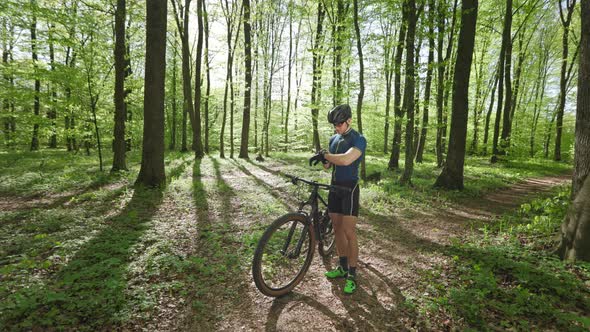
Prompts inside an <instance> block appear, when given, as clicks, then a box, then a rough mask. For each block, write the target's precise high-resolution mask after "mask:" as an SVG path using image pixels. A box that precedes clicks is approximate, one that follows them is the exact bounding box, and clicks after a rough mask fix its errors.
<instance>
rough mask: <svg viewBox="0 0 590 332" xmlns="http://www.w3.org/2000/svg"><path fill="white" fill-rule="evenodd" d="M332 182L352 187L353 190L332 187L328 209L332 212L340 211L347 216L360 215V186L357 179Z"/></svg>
mask: <svg viewBox="0 0 590 332" xmlns="http://www.w3.org/2000/svg"><path fill="white" fill-rule="evenodd" d="M332 184H334V185H337V186H342V187H348V188H350V189H352V191H351V192H347V191H344V190H337V189H331V190H330V194H329V195H328V211H329V212H330V213H340V214H343V215H345V216H355V217H358V215H359V194H360V188H359V186H358V183H357V182H356V181H354V182H336V181H335V182H332Z"/></svg>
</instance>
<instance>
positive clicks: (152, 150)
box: [135, 0, 198, 187]
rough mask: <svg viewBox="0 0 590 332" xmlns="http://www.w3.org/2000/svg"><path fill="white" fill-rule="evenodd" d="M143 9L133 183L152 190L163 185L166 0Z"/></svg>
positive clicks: (152, 3) (153, 1)
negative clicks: (138, 145) (139, 130)
mask: <svg viewBox="0 0 590 332" xmlns="http://www.w3.org/2000/svg"><path fill="white" fill-rule="evenodd" d="M146 7H147V14H146V46H145V48H146V52H145V53H146V54H145V67H144V68H145V87H144V96H143V100H144V101H143V110H144V111H143V114H144V118H143V146H142V155H141V168H140V170H139V175H138V176H137V180H136V181H135V183H136V184H142V185H145V186H149V187H156V186H162V185H164V184H165V183H166V173H165V171H164V95H165V88H164V87H165V77H166V18H167V16H166V11H167V10H166V0H151V1H148V2H147V3H146ZM186 10H188V7H187V8H186ZM197 76H198V75H197Z"/></svg>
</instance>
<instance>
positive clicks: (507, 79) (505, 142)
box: [498, 0, 512, 155]
mask: <svg viewBox="0 0 590 332" xmlns="http://www.w3.org/2000/svg"><path fill="white" fill-rule="evenodd" d="M507 8H510V11H508V9H506V10H507V12H508V13H510V15H506V20H507V21H506V22H505V29H506V30H507V34H508V38H507V39H506V58H505V64H504V83H505V84H506V89H505V94H506V96H505V97H504V115H503V116H502V134H501V136H500V139H501V141H500V150H499V151H498V153H499V154H501V155H505V154H506V152H507V151H506V150H507V149H508V147H509V146H510V144H509V140H510V122H511V119H510V112H511V111H512V32H511V31H512V0H510V7H507Z"/></svg>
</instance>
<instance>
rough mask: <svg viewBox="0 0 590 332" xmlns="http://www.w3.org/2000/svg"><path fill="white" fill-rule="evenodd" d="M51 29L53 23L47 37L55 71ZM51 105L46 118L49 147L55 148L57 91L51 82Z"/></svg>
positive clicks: (50, 60) (51, 64) (53, 27)
mask: <svg viewBox="0 0 590 332" xmlns="http://www.w3.org/2000/svg"><path fill="white" fill-rule="evenodd" d="M53 30H55V24H54V23H51V24H50V25H49V31H48V37H49V64H50V67H51V72H52V73H55V49H54V46H53ZM51 85H52V86H51V106H50V109H49V111H48V112H47V118H48V119H49V120H50V121H51V135H50V136H49V148H50V149H56V148H57V123H56V119H57V110H56V107H57V92H56V91H55V86H54V85H55V84H53V83H51Z"/></svg>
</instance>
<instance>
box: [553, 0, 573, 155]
mask: <svg viewBox="0 0 590 332" xmlns="http://www.w3.org/2000/svg"><path fill="white" fill-rule="evenodd" d="M561 3H562V2H561V1H559V3H558V7H559V17H560V19H561V24H562V25H563V37H562V40H561V43H562V55H561V59H562V61H561V75H560V78H559V104H558V108H557V123H556V124H555V130H556V132H555V150H554V151H553V160H555V161H559V160H561V134H562V131H563V112H564V110H565V99H566V94H567V81H568V78H567V77H566V73H567V61H568V53H569V52H568V48H569V46H568V38H569V37H568V36H569V28H570V24H571V22H572V15H573V13H574V7H575V6H576V0H567V1H566V9H567V13H566V16H565V17H564V16H563V9H562V4H561Z"/></svg>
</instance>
